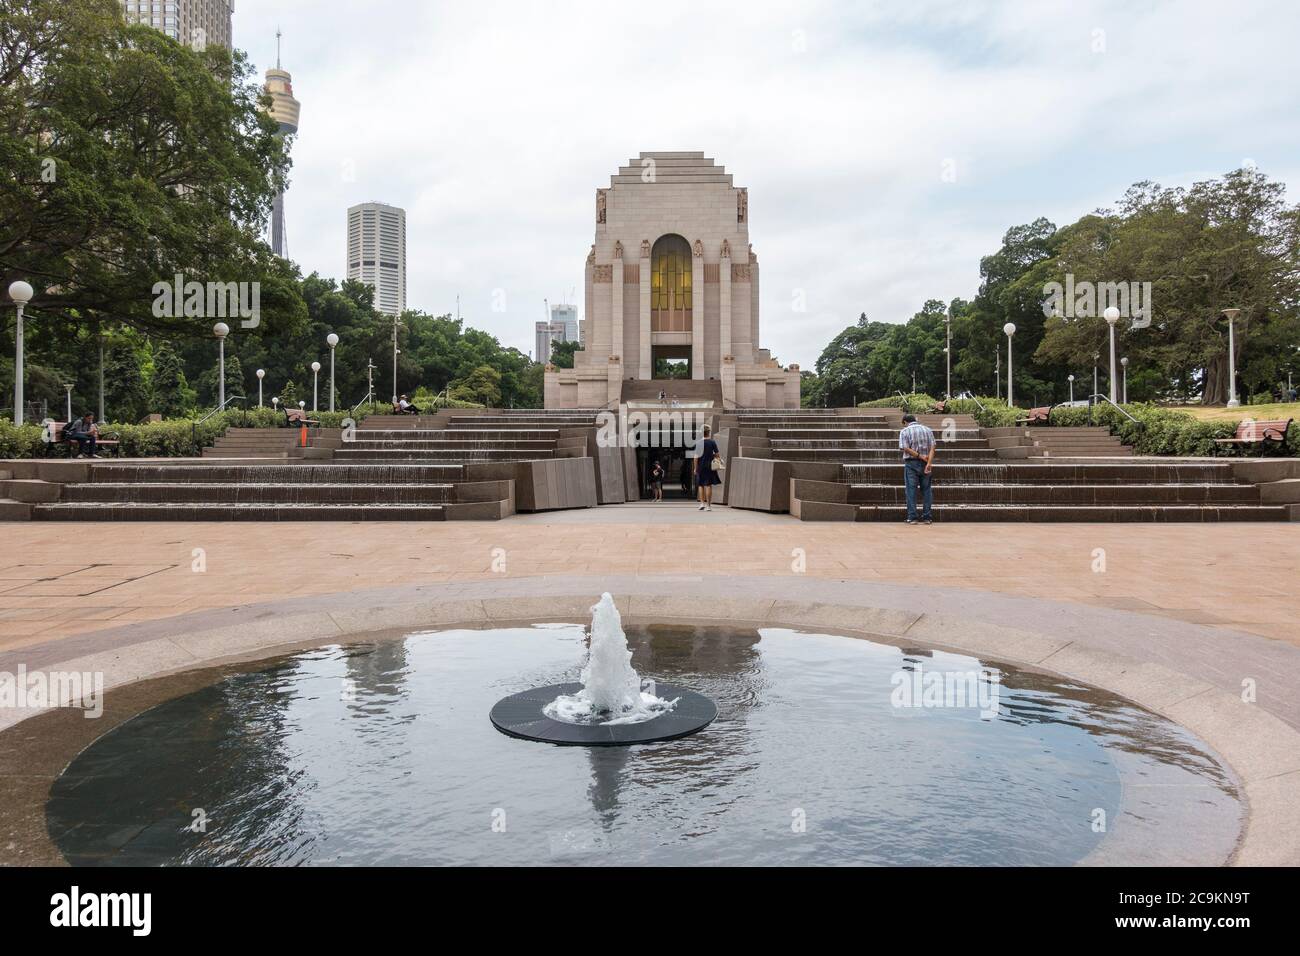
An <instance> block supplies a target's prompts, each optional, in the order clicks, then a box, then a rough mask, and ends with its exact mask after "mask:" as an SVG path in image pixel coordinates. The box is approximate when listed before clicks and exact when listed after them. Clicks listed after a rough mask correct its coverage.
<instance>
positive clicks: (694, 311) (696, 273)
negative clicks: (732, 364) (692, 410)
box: [691, 239, 707, 378]
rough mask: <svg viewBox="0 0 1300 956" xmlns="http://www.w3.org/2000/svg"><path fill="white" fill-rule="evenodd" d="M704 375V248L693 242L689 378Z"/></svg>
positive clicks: (697, 242) (702, 376) (698, 241)
mask: <svg viewBox="0 0 1300 956" xmlns="http://www.w3.org/2000/svg"><path fill="white" fill-rule="evenodd" d="M706 377H707V376H706V375H705V374H704V247H703V245H702V244H701V243H700V240H698V239H696V240H695V246H694V249H693V253H692V255H691V378H706Z"/></svg>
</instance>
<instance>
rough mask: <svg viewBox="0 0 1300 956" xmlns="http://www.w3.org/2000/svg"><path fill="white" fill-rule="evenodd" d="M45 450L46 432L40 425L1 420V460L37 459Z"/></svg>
mask: <svg viewBox="0 0 1300 956" xmlns="http://www.w3.org/2000/svg"><path fill="white" fill-rule="evenodd" d="M44 448H45V430H44V429H43V428H42V427H41V426H40V425H22V426H18V425H15V424H14V423H13V422H11V421H9V420H7V419H4V420H0V458H35V457H36V456H37V455H39V454H40V453H41V451H42V450H43V449H44Z"/></svg>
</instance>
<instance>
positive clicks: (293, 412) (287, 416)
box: [284, 407, 320, 427]
mask: <svg viewBox="0 0 1300 956" xmlns="http://www.w3.org/2000/svg"><path fill="white" fill-rule="evenodd" d="M284 423H285V424H286V425H288V426H290V427H292V426H295V425H319V424H320V422H319V421H317V420H316V419H314V418H308V417H307V412H306V411H305V410H303V409H301V408H287V407H286V408H285V410H284Z"/></svg>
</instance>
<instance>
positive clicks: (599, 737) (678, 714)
mask: <svg viewBox="0 0 1300 956" xmlns="http://www.w3.org/2000/svg"><path fill="white" fill-rule="evenodd" d="M580 690H582V685H581V684H551V685H550V686H549V687H534V688H532V689H531V690H526V691H524V692H523V693H521V694H511V695H510V696H509V697H503V698H501V699H500V700H499V701H497V702H496V704H495V705H494V706H493V708H492V713H491V714H489V716H490V717H491V718H492V726H494V727H496V729H497V730H499V731H501V732H502V733H503V734H507V735H509V736H511V737H519V738H521V739H522V740H540V741H542V742H543V743H547V744H559V745H560V746H562V747H627V746H629V745H631V744H648V743H654V742H655V741H657V740H673V739H675V738H677V737H685V736H686V735H687V734H693V733H695V732H696V731H697V730H702V729H704V728H705V727H707V726H708V725H709V724H710V723H712V722H713V718H714V717H717V716H718V706H717V705H716V704H715V703H713V701H711V700H709V698H707V697H705V696H704V695H703V694H697V693H695V691H693V690H687V689H686V688H684V687H678V686H676V685H675V684H657V685H656V687H655V696H656V697H662V698H663V699H664V700H672V699H674V698H680V699H679V700H678V701H677V706H676V707H674V708H673V709H672V710H670V711H668V712H667V713H665V714H660V715H659V716H658V717H655V718H653V719H651V720H646V721H643V722H641V723H639V724H615V725H614V726H612V727H611V726H609V725H608V724H570V723H565V722H564V721H562V720H553V719H552V718H550V717H547V716H546V715H545V714H544V713H542V708H543V707H545V706H546V705H547V704H549V703H550V702H551V701H553V700H555V698H557V697H559V696H560V695H561V694H576V693H577V692H578V691H580Z"/></svg>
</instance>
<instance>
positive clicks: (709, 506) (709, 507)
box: [704, 505, 713, 511]
mask: <svg viewBox="0 0 1300 956" xmlns="http://www.w3.org/2000/svg"><path fill="white" fill-rule="evenodd" d="M704 510H705V511H712V510H713V505H706V506H705V508H704Z"/></svg>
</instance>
